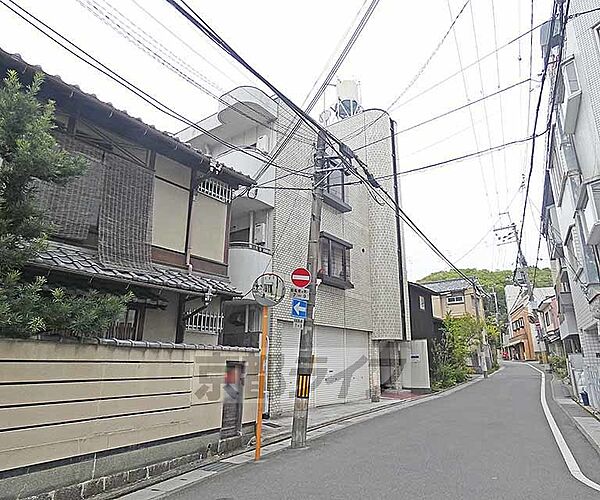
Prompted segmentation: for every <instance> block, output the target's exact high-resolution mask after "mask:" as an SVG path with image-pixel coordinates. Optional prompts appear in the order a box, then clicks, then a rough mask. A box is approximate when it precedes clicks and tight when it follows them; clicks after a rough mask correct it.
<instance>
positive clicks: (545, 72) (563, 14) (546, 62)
mask: <svg viewBox="0 0 600 500" xmlns="http://www.w3.org/2000/svg"><path fill="white" fill-rule="evenodd" d="M570 4H571V0H567V3H566V6H565V10H564V12H562V10H561V12H560V17H561V19H560V20H561V21H562V22H561V26H562V29H561V34H560V47H559V51H558V57H557V59H556V71H557V73H556V74H557V78H558V75H559V74H560V62H561V60H562V51H563V46H564V42H565V30H566V23H565V22H564V20H565V18H566V16H567V15H568V14H569V7H570ZM559 8H560V7H559V5H558V3H557V2H555V4H554V9H553V15H552V20H551V21H550V30H549V33H554V24H555V22H556V19H557V17H558V16H559V11H558V10H559ZM550 52H551V50H550V48H548V50H547V51H546V54H545V56H544V66H543V71H542V80H541V83H540V94H539V97H538V102H537V105H536V109H535V117H534V121H533V133H532V137H534V138H535V133H536V129H537V123H538V118H539V113H540V107H541V104H542V96H543V93H544V84H545V82H546V77H547V75H548V65H549V60H550ZM555 99H556V85H555V86H554V89H553V94H552V98H551V102H550V106H549V109H550V116H552V115H551V113H552V109H553V107H554V101H555ZM535 144H536V141H535V139H534V140H533V141H532V143H531V161H530V164H529V173H528V175H527V184H526V188H525V200H524V202H523V214H522V220H521V229H520V231H519V234H520V235H521V236H520V238H521V237H522V236H523V228H524V226H525V216H526V213H527V199H528V196H529V188H530V186H531V176H532V174H533V167H534V159H535Z"/></svg>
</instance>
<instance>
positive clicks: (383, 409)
mask: <svg viewBox="0 0 600 500" xmlns="http://www.w3.org/2000/svg"><path fill="white" fill-rule="evenodd" d="M498 371H500V370H496V372H494V373H497V372H498ZM492 375H493V374H492ZM483 380H484V378H483V377H482V376H476V377H474V378H472V379H471V380H469V381H467V382H463V383H462V384H459V385H456V386H454V387H451V388H449V389H444V390H442V391H439V392H435V393H431V394H428V395H425V396H423V397H420V398H417V399H412V400H403V401H393V402H390V403H389V404H387V405H385V406H380V407H378V408H372V409H369V410H361V411H357V412H354V413H350V414H348V415H344V416H342V417H338V418H335V419H332V420H328V421H326V422H322V423H320V424H315V425H313V426H309V427H308V433H311V432H315V431H319V430H321V429H324V428H326V427H332V429H329V430H328V431H326V432H318V433H316V434H315V435H313V436H310V434H309V435H308V436H307V441H312V440H314V439H318V438H321V437H323V436H325V435H327V434H330V433H333V432H336V431H338V430H342V429H345V428H347V427H349V426H351V425H354V424H357V423H360V422H364V421H365V420H369V419H370V418H374V417H376V416H377V414H378V413H379V414H381V415H385V414H388V413H393V412H395V411H400V410H402V409H404V408H410V407H412V406H416V405H418V404H421V403H426V402H428V401H433V400H435V399H439V398H443V397H446V396H449V395H451V394H454V393H455V392H458V391H460V390H462V389H465V388H467V387H469V386H471V385H474V384H477V383H479V382H481V381H483ZM368 415H373V416H372V417H368ZM361 417H367V418H361ZM354 419H359V420H357V421H355V422H353V421H352V420H354ZM343 422H347V423H346V425H343V426H340V425H336V424H341V423H343ZM290 437H291V432H289V433H286V434H282V435H279V436H274V437H273V438H271V439H270V440H265V441H263V448H267V447H268V446H273V447H274V449H272V450H271V451H270V453H279V452H281V451H283V450H287V449H288V446H287V445H285V446H281V445H282V442H283V441H287V440H289V439H290ZM253 450H254V446H252V447H247V448H245V449H241V450H236V452H233V453H231V454H228V455H226V456H225V455H222V456H219V457H211V458H210V459H208V460H202V461H200V462H196V463H194V464H193V467H191V466H190V465H191V464H190V465H188V467H186V468H185V469H184V468H182V469H181V470H178V471H176V473H174V474H169V475H168V476H167V475H165V476H163V477H161V478H160V480H157V481H153V482H152V483H146V484H144V485H143V486H142V485H140V484H138V487H137V488H135V489H129V490H127V491H124V490H121V491H114V492H113V495H112V496H110V497H108V496H107V497H104V498H106V499H108V498H120V497H121V496H122V495H124V494H130V493H136V492H142V491H144V490H145V489H147V488H151V487H152V486H153V485H157V484H159V483H162V482H164V481H168V480H170V479H175V478H177V477H178V476H181V475H182V474H185V473H188V472H193V471H196V470H199V469H201V468H202V467H204V466H206V465H208V464H210V463H215V462H219V461H221V460H227V459H230V458H233V457H236V456H240V455H244V454H247V453H249V452H252V451H253ZM226 463H228V464H230V465H229V466H228V467H227V469H226V470H223V471H219V472H216V473H213V474H211V475H209V476H206V477H202V478H199V479H197V480H195V481H190V482H186V483H185V484H182V485H180V486H178V487H175V488H173V489H169V490H168V491H164V492H160V493H159V492H158V491H157V492H156V495H152V496H148V497H146V498H151V499H152V500H160V499H165V498H168V497H169V496H170V495H172V494H174V493H176V492H181V491H183V490H186V489H189V488H191V487H193V486H195V485H197V484H199V483H201V482H203V481H205V480H207V479H209V478H213V477H216V476H219V475H220V474H222V473H223V472H228V471H231V470H233V469H235V468H238V467H240V466H242V465H247V464H249V463H254V460H248V461H244V462H240V463H230V462H226ZM173 472H175V471H173ZM157 479H159V478H157ZM139 486H142V487H139ZM140 498H141V497H140Z"/></svg>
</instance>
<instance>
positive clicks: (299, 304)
mask: <svg viewBox="0 0 600 500" xmlns="http://www.w3.org/2000/svg"><path fill="white" fill-rule="evenodd" d="M307 307H308V301H307V300H306V299H300V298H298V297H293V298H292V318H294V319H306V308H307Z"/></svg>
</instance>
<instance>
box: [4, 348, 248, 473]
mask: <svg viewBox="0 0 600 500" xmlns="http://www.w3.org/2000/svg"><path fill="white" fill-rule="evenodd" d="M107 344H114V345H107ZM167 346H169V345H168V344H163V345H161V344H160V343H158V342H155V343H150V342H133V341H116V340H113V341H110V340H104V341H102V344H78V343H58V342H42V341H9V340H0V471H5V470H10V469H15V468H19V467H25V466H29V465H34V464H40V463H44V462H49V461H54V460H59V459H65V458H70V457H75V456H78V455H86V454H92V453H96V452H101V451H105V450H112V449H115V448H120V447H126V446H131V445H139V444H142V443H148V442H151V441H156V440H160V439H165V438H171V437H176V436H183V435H186V434H193V433H198V432H202V431H207V430H211V429H219V428H220V426H221V418H222V401H223V398H222V387H223V382H224V375H225V371H226V365H227V363H228V362H230V363H231V362H241V363H243V364H244V366H245V370H246V371H245V373H246V378H245V386H244V403H243V416H242V422H243V423H247V422H253V421H254V419H255V415H256V397H257V393H258V389H257V378H258V375H257V373H258V353H257V350H255V349H243V348H231V347H219V346H214V347H212V348H209V347H206V346H193V345H175V344H170V348H167Z"/></svg>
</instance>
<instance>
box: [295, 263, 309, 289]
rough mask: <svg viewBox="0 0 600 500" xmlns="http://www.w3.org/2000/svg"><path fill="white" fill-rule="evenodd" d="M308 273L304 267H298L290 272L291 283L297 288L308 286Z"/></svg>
mask: <svg viewBox="0 0 600 500" xmlns="http://www.w3.org/2000/svg"><path fill="white" fill-rule="evenodd" d="M310 278H311V276H310V271H309V270H308V269H306V268H305V267H299V268H298V269H294V270H293V271H292V283H293V285H294V286H297V287H298V288H306V287H307V286H308V285H309V284H310Z"/></svg>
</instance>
